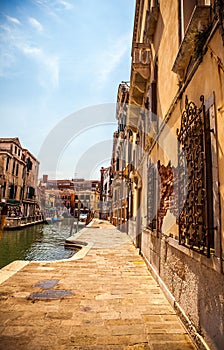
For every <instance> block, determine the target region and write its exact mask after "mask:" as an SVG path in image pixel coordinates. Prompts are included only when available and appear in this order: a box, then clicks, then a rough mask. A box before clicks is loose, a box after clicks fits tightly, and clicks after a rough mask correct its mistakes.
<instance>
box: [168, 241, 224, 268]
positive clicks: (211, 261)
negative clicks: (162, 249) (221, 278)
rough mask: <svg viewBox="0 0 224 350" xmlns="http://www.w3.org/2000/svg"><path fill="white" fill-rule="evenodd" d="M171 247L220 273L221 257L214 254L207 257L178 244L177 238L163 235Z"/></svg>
mask: <svg viewBox="0 0 224 350" xmlns="http://www.w3.org/2000/svg"><path fill="white" fill-rule="evenodd" d="M163 239H164V240H165V241H166V242H167V243H168V244H169V245H170V246H171V247H173V248H175V249H177V250H179V251H181V252H182V253H184V254H185V255H187V256H188V257H190V258H192V259H193V260H195V261H197V262H199V263H200V264H202V265H204V266H206V267H208V268H210V269H213V270H215V271H217V272H218V273H222V262H221V259H220V258H218V257H217V256H215V255H211V257H210V258H207V257H206V256H204V255H202V254H199V253H197V252H196V251H194V250H192V249H190V248H187V247H185V246H183V245H180V244H179V242H178V240H176V239H174V238H171V237H164V238H163Z"/></svg>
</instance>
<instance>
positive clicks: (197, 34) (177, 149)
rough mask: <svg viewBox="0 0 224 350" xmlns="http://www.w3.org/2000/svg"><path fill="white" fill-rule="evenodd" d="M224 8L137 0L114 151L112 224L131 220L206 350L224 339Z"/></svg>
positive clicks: (198, 0) (134, 234)
mask: <svg viewBox="0 0 224 350" xmlns="http://www.w3.org/2000/svg"><path fill="white" fill-rule="evenodd" d="M223 13H224V4H223V1H221V0H211V1H209V0H190V1H185V0H175V1H173V0H172V1H171V0H168V1H167V0H160V1H156V0H155V1H148V0H147V1H146V0H136V10H135V19H134V31H133V42H132V65H131V74H130V87H129V102H128V109H127V112H126V115H127V118H126V125H125V128H124V130H123V131H122V132H121V131H119V130H118V132H117V133H116V135H115V137H114V150H113V156H112V159H114V164H115V166H114V169H115V172H114V174H116V175H115V177H116V176H117V177H119V179H120V180H119V181H120V182H121V183H123V184H121V185H119V186H118V188H119V191H121V193H122V195H120V194H119V195H118V197H117V196H116V192H113V194H114V196H113V206H114V207H117V208H119V210H120V213H119V214H116V215H115V216H116V217H117V220H115V224H116V225H118V226H119V223H121V222H123V221H127V222H128V223H127V225H126V226H127V227H128V233H129V235H130V236H131V238H132V240H133V242H134V243H135V245H136V246H137V247H138V248H139V250H140V252H141V254H142V255H143V257H144V258H145V260H146V262H147V263H148V266H149V268H150V269H151V271H152V273H153V274H154V276H155V278H156V279H157V281H158V282H159V283H160V285H161V287H162V288H163V289H164V291H165V292H166V294H167V296H168V298H169V299H170V300H171V302H172V303H173V306H174V308H175V309H176V311H177V313H178V314H179V315H180V317H181V318H182V320H183V322H184V323H185V325H186V326H187V327H188V329H189V331H190V333H191V335H192V337H193V338H194V340H195V342H196V343H197V345H198V347H199V348H200V349H205V348H206V346H207V345H208V346H209V347H210V348H211V349H221V348H222V346H223V344H224V327H223V324H224V323H223V305H224V304H223V291H224V275H223V272H224V265H223V260H224V255H223V254H224V253H223V252H224V217H223V213H224V173H223V170H222V169H223V166H224V158H223V149H224V136H223V132H222V130H223V115H224V114H223V113H224V20H223ZM118 96H119V92H118ZM118 124H120V122H119V120H118ZM122 140H124V141H122ZM122 147H123V150H122ZM117 159H118V160H117ZM123 159H125V161H123ZM127 166H128V168H127ZM112 186H114V185H112ZM122 186H123V187H124V186H126V187H127V188H130V190H127V191H129V192H128V195H127V193H126V194H125V192H124V191H123V190H121V188H122ZM114 189H115V186H114ZM122 196H123V197H122ZM124 197H126V198H129V200H128V201H127V203H128V209H127V210H125V204H124V203H125V201H124V200H125V198H124ZM117 198H119V199H121V200H123V202H122V201H121V202H120V205H118V204H117ZM127 213H128V215H127ZM206 344H207V345H206Z"/></svg>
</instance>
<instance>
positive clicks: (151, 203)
mask: <svg viewBox="0 0 224 350" xmlns="http://www.w3.org/2000/svg"><path fill="white" fill-rule="evenodd" d="M156 175H157V169H156V167H155V165H154V163H151V164H150V166H149V168H148V191H147V226H148V227H149V228H150V229H151V230H154V229H156V214H157V213H156V209H157V200H156V199H157V191H156Z"/></svg>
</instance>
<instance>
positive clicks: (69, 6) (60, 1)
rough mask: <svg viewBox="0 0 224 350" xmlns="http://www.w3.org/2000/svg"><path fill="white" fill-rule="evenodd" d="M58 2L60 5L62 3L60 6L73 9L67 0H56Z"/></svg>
mask: <svg viewBox="0 0 224 350" xmlns="http://www.w3.org/2000/svg"><path fill="white" fill-rule="evenodd" d="M58 3H59V4H60V5H62V6H64V8H65V9H66V10H71V9H73V5H72V4H70V2H68V1H64V0H58Z"/></svg>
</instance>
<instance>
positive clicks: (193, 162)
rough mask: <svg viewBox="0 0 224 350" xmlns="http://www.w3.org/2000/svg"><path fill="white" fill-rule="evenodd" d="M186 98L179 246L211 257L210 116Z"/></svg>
mask: <svg viewBox="0 0 224 350" xmlns="http://www.w3.org/2000/svg"><path fill="white" fill-rule="evenodd" d="M200 100H201V102H202V104H201V106H200V107H199V108H198V107H197V106H196V105H195V104H194V103H193V102H189V101H188V99H187V97H186V102H185V110H184V112H183V113H182V116H181V128H180V130H177V137H178V141H179V142H178V207H179V218H178V224H179V243H180V244H183V245H186V246H188V247H189V248H191V249H194V250H197V251H198V252H200V253H202V254H204V255H207V256H208V257H209V256H210V250H211V248H212V247H213V245H214V238H213V237H214V227H213V226H214V225H213V199H212V157H211V134H210V132H211V130H210V121H209V114H208V113H205V106H204V98H203V96H202V97H201V99H200Z"/></svg>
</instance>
